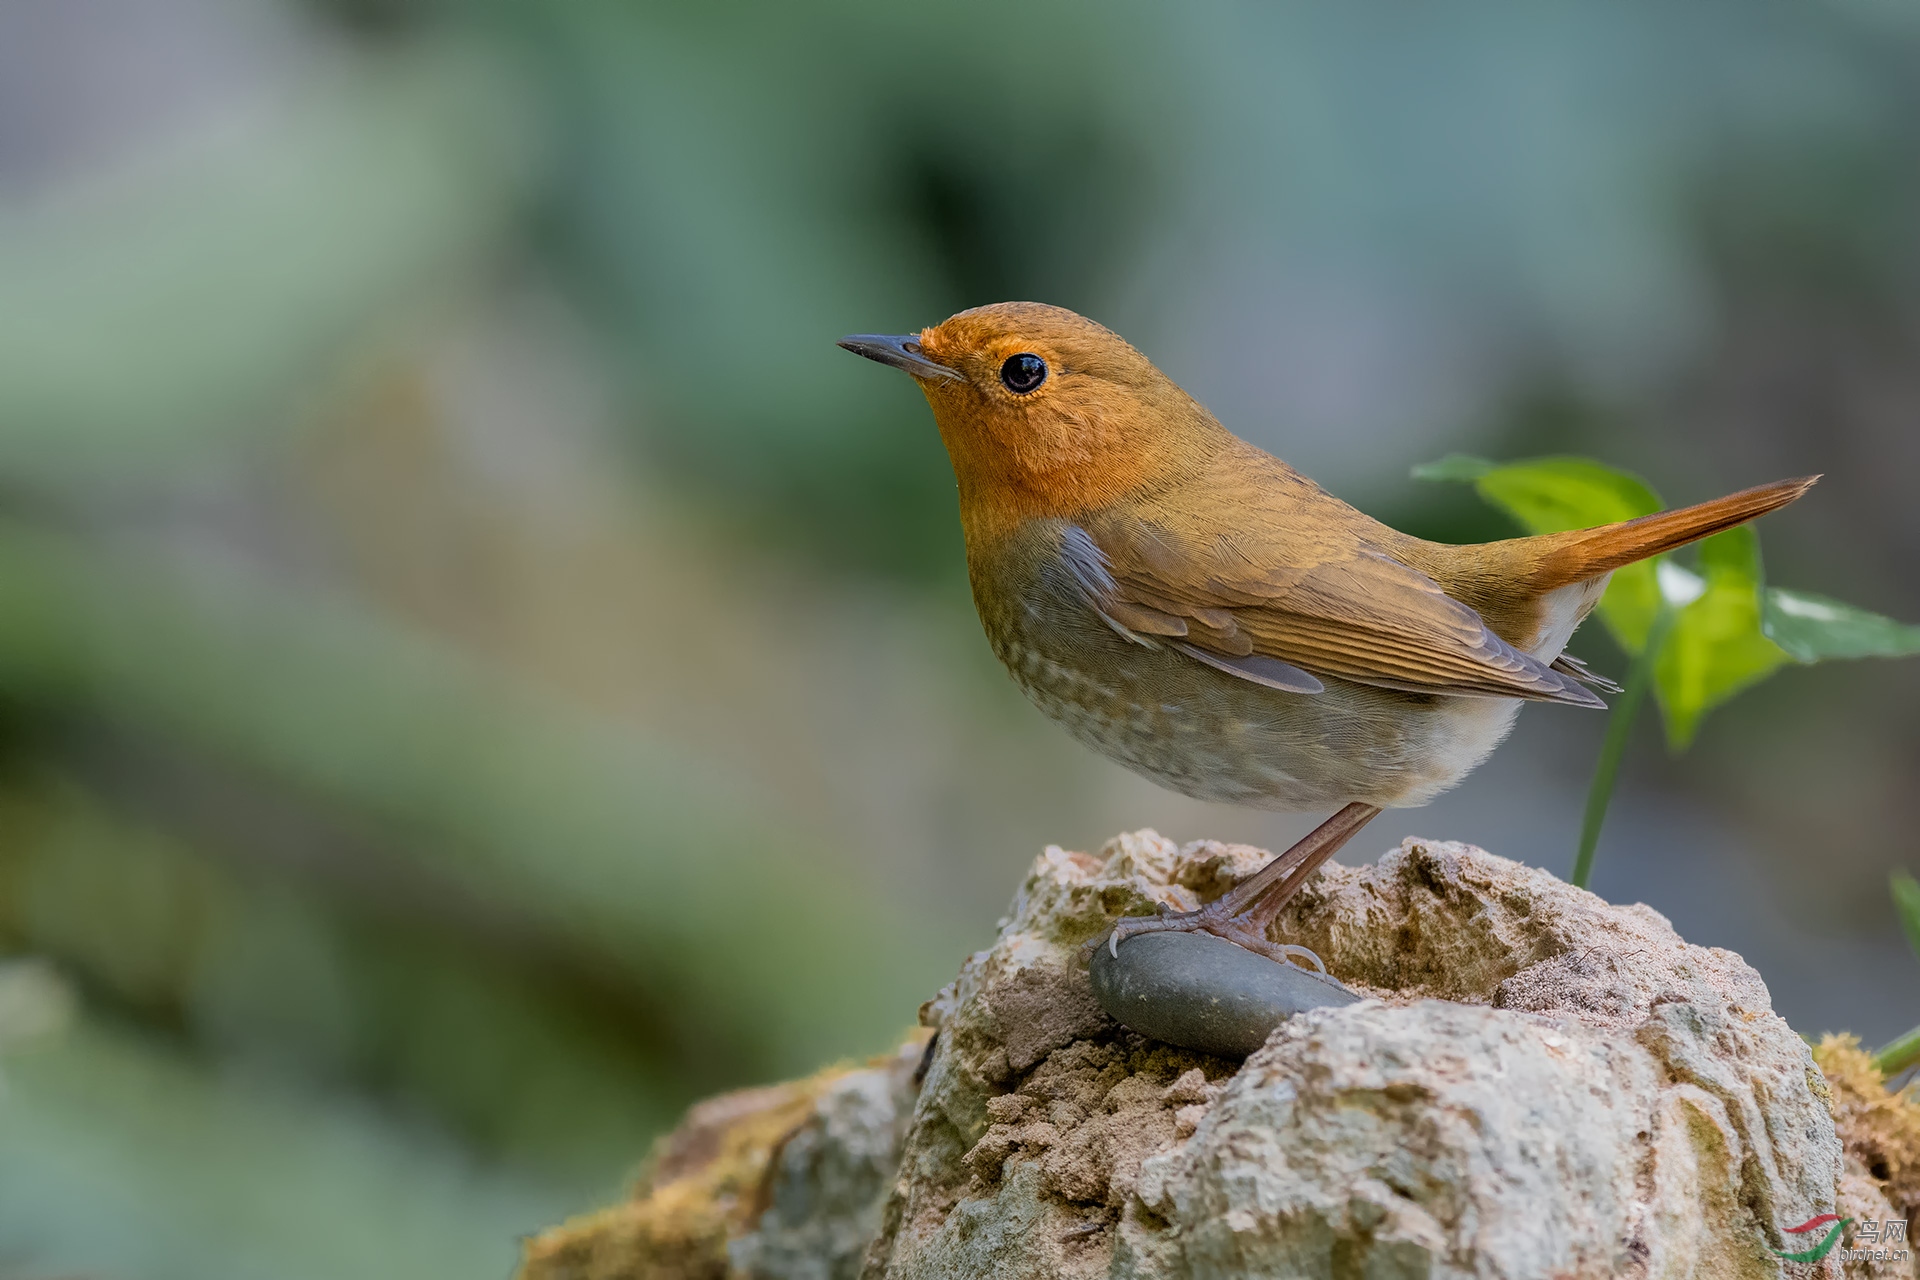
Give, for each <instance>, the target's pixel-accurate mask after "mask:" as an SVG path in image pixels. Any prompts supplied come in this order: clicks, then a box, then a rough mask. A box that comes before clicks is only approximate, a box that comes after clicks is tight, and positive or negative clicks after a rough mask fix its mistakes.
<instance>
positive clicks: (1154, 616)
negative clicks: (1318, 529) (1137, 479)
mask: <svg viewBox="0 0 1920 1280" xmlns="http://www.w3.org/2000/svg"><path fill="white" fill-rule="evenodd" d="M1062 554H1063V556H1064V557H1065V559H1066V560H1067V562H1068V564H1069V565H1070V566H1071V567H1072V569H1073V573H1074V576H1075V578H1076V580H1077V581H1078V582H1079V584H1080V586H1081V587H1082V588H1083V589H1084V590H1085V591H1086V593H1087V597H1088V600H1089V602H1090V603H1092V604H1093V605H1094V607H1095V608H1096V609H1097V610H1098V611H1099V612H1100V614H1101V616H1102V617H1104V618H1105V619H1106V620H1107V622H1108V623H1109V624H1110V625H1112V626H1113V627H1115V629H1117V630H1119V631H1120V632H1121V633H1122V634H1126V635H1130V636H1132V637H1134V638H1139V639H1144V640H1148V641H1149V642H1159V643H1166V644H1169V645H1172V646H1174V647H1176V648H1178V649H1180V650H1181V651H1183V652H1185V653H1187V654H1188V655H1189V656H1191V657H1193V658H1195V659H1197V660H1198V661H1201V662H1205V663H1207V664H1208V665H1210V666H1214V667H1218V668H1220V669H1222V670H1225V671H1228V672H1229V673H1230V674H1233V675H1237V676H1240V677H1242V678H1244V679H1250V680H1254V681H1255V682H1256V683H1261V684H1269V685H1273V686H1274V687H1276V688H1283V689H1292V690H1294V691H1296V692H1302V693H1314V692H1319V691H1320V688H1321V686H1320V683H1319V681H1318V680H1317V679H1315V678H1314V677H1315V676H1337V677H1339V678H1341V679H1343V680H1351V681H1354V682H1356V683H1359V684H1368V685H1375V686H1378V687H1381V688H1386V689H1400V690H1405V691H1408V692H1412V693H1435V694H1451V695H1456V696H1469V697H1502V698H1526V699H1532V700H1535V701H1543V702H1566V703H1573V704H1576V705H1580V706H1604V705H1606V704H1605V703H1603V702H1601V701H1600V699H1599V698H1597V697H1595V696H1594V695H1593V694H1592V693H1590V692H1588V691H1587V690H1586V689H1585V688H1583V687H1582V686H1581V685H1580V684H1579V683H1578V682H1577V681H1576V680H1574V679H1572V678H1570V677H1569V676H1567V675H1563V674H1562V673H1561V672H1558V671H1555V670H1552V669H1551V668H1549V667H1548V666H1547V665H1546V664H1544V663H1541V662H1538V661H1536V660H1535V659H1533V658H1531V657H1529V656H1528V655H1526V654H1524V653H1522V652H1520V651H1519V650H1518V649H1515V648H1514V647H1513V646H1512V645H1510V644H1508V643H1507V642H1506V641H1505V640H1502V639H1501V638H1500V637H1499V636H1497V635H1495V634H1494V633H1493V632H1492V631H1491V630H1489V629H1488V627H1487V624H1486V623H1485V622H1484V621H1482V619H1481V617H1480V615H1479V614H1478V613H1476V612H1474V611H1473V610H1472V609H1471V608H1469V607H1468V606H1466V605H1464V604H1462V603H1461V602H1460V601H1458V600H1455V599H1453V598H1452V597H1451V596H1449V595H1447V593H1446V592H1445V591H1443V590H1441V588H1440V586H1439V584H1438V583H1436V582H1435V581H1434V580H1433V579H1431V578H1429V577H1427V576H1426V575H1425V574H1424V573H1421V572H1420V571H1419V570H1417V569H1414V568H1411V567H1409V566H1407V565H1405V564H1402V563H1401V562H1400V561H1398V560H1395V559H1394V558H1393V557H1391V556H1390V555H1388V554H1387V553H1386V552H1384V551H1382V550H1380V549H1379V548H1378V547H1376V546H1373V545H1371V544H1369V543H1368V542H1366V541H1365V540H1364V539H1358V538H1354V537H1351V536H1347V537H1340V538H1335V537H1331V536H1330V537H1326V538H1322V539H1320V540H1318V541H1317V542H1309V541H1308V540H1307V539H1305V538H1303V537H1302V536H1301V535H1299V534H1298V533H1284V532H1283V533H1279V534H1266V535H1264V536H1260V535H1256V536H1248V535H1246V534H1244V533H1242V532H1239V531H1233V530H1222V529H1215V530H1211V531H1208V530H1202V531H1200V532H1197V533H1187V534H1179V533H1175V532H1174V531H1172V530H1170V529H1168V528H1166V527H1162V526H1160V525H1155V524H1151V523H1149V522H1147V521H1146V520H1143V519H1141V518H1139V517H1137V516H1132V515H1124V514H1114V513H1104V514H1100V515H1096V516H1089V517H1087V518H1085V519H1083V520H1082V521H1081V522H1080V523H1079V524H1075V525H1071V526H1069V527H1068V530H1067V532H1066V535H1065V537H1064V539H1063V542H1062Z"/></svg>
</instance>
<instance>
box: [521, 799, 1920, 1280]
mask: <svg viewBox="0 0 1920 1280" xmlns="http://www.w3.org/2000/svg"><path fill="white" fill-rule="evenodd" d="M1265 857H1266V855H1265V854H1264V853H1263V852H1262V851H1260V850H1255V849H1249V848H1244V847H1239V846H1228V845H1219V844H1212V843H1200V844H1195V845H1190V846H1188V847H1186V848H1185V849H1178V848H1175V847H1174V846H1173V845H1172V844H1171V843H1169V842H1168V841H1166V840H1163V839H1161V838H1160V837H1159V836H1156V835H1154V834H1153V833H1152V832H1140V833H1137V834H1134V835H1129V836H1123V837H1121V838H1120V839H1118V840H1116V841H1114V842H1113V843H1112V844H1110V845H1109V846H1108V847H1107V848H1106V849H1105V850H1104V851H1103V852H1102V854H1101V856H1099V857H1093V856H1089V855H1087V854H1082V853H1068V852H1065V851H1062V850H1060V849H1049V850H1047V851H1046V853H1044V854H1043V855H1042V856H1041V857H1040V859H1039V860H1038V861H1037V862H1036V863H1035V864H1034V867H1033V869H1032V871H1031V872H1030V873H1029V875H1028V877H1027V880H1026V882H1025V884H1024V885H1023V886H1022V887H1021V890H1020V892H1019V894H1018V896H1017V897H1016V899H1015V902H1014V907H1013V911H1012V913H1011V914H1010V916H1009V917H1008V918H1007V919H1006V920H1004V921H1003V922H1002V924H1001V928H1000V932H999V936H998V938H997V939H996V940H995V942H994V944H993V946H992V947H990V948H989V949H987V950H985V951H982V952H980V953H979V954H977V955H975V956H973V957H971V958H970V959H969V960H968V961H967V963H966V965H965V966H964V967H963V969H962V970H961V973H960V976H959V977H958V979H957V980H956V981H955V982H954V983H953V984H952V985H951V986H950V987H948V988H947V989H946V990H944V991H942V992H941V993H940V994H939V996H938V997H937V998H936V999H934V1000H933V1001H931V1002H929V1003H928V1005H927V1006H926V1007H925V1008H923V1009H922V1019H923V1021H924V1022H926V1023H927V1024H928V1026H930V1027H932V1028H934V1029H935V1033H936V1034H935V1038H934V1040H933V1043H932V1047H931V1053H930V1054H929V1053H927V1052H925V1044H924V1042H921V1043H916V1044H911V1045H909V1046H906V1047H905V1048H904V1049H903V1051H902V1052H901V1053H900V1054H899V1055H896V1056H894V1057H892V1058H890V1059H885V1060H879V1061H876V1062H874V1063H872V1064H869V1065H868V1066H867V1067H865V1068H861V1069H844V1068H843V1069H840V1070H837V1071H831V1072H826V1073H822V1074H821V1075H820V1076H817V1077H814V1078H813V1079H811V1080H808V1081H802V1082H799V1083H797V1084H793V1085H786V1086H779V1087H777V1088H774V1089H768V1090H756V1091H750V1092H747V1093H743V1094H733V1095H727V1096H725V1097H722V1098H717V1099H714V1100H711V1101H709V1102H706V1103H702V1104H701V1105H700V1106H699V1107H696V1108H695V1109H694V1110H693V1112H691V1113H690V1114H689V1116H688V1119H687V1121H686V1123H685V1124H683V1125H682V1127H681V1129H680V1130H678V1131H676V1133H675V1134H674V1135H672V1136H671V1137H670V1138H669V1139H667V1140H666V1141H665V1142H663V1143H662V1145H661V1148H660V1153H659V1155H658V1157H657V1158H656V1161H655V1163H654V1167H653V1169H652V1171H651V1173H650V1174H649V1176H648V1178H647V1179H646V1180H645V1181H644V1182H643V1184H642V1185H641V1186H640V1187H639V1188H638V1189H637V1191H636V1194H635V1196H634V1198H633V1199H632V1200H630V1201H628V1202H627V1203H625V1204H623V1205H618V1206H615V1207H613V1208H611V1209H607V1210H603V1211H601V1212H600V1213H598V1214H595V1215H591V1216H588V1217H585V1218H582V1219H577V1220H575V1221H574V1222H573V1223H570V1224H567V1225H565V1226H563V1227H560V1228H556V1229H555V1230H553V1231H551V1232H548V1233H546V1234H544V1235H542V1236H540V1237H537V1238H536V1239H534V1240H533V1241H531V1242H530V1244H529V1246H528V1251H527V1265H526V1268H525V1272H524V1274H525V1276H526V1278H527V1280H615V1278H619V1280H629V1278H630V1280H722V1278H723V1277H724V1278H726V1280H852V1277H854V1276H855V1275H859V1276H861V1277H863V1280H935V1278H936V1277H937V1278H940V1280H960V1278H966V1280H971V1278H972V1277H1004V1278H1006V1280H1042V1278H1045V1280H1053V1278H1054V1277H1067V1278H1069V1280H1071V1278H1073V1277H1096V1276H1097V1277H1134V1278H1139V1280H1145V1278H1149V1277H1151V1278H1154V1280H1176V1278H1178V1280H1201V1278H1213V1277H1220V1278H1225V1277H1262V1276H1272V1277H1289V1278H1292V1277H1322V1276H1325V1277H1338V1278H1340V1280H1346V1278H1348V1277H1355V1278H1358V1277H1370V1278H1374V1280H1387V1278H1391V1277H1398V1276H1420V1277H1467V1276H1486V1277H1514V1278H1515V1280H1543V1278H1546V1277H1553V1278H1555V1280H1575V1278H1578V1277H1613V1276H1626V1277H1645V1278H1648V1280H1651V1278H1652V1277H1663V1278H1665V1277H1697V1278H1699V1280H1720V1278H1721V1277H1751V1276H1784V1275H1792V1276H1799V1275H1809V1274H1821V1275H1829V1276H1835V1275H1846V1276H1849V1277H1855V1278H1856V1280H1867V1278H1869V1277H1872V1278H1879V1277H1891V1276H1910V1275H1912V1274H1913V1272H1912V1267H1911V1258H1910V1255H1906V1256H1902V1257H1901V1258H1899V1259H1894V1258H1892V1257H1882V1258H1879V1259H1874V1258H1870V1257H1864V1258H1863V1257H1860V1256H1854V1255H1849V1254H1848V1253H1846V1252H1845V1250H1844V1249H1835V1250H1834V1251H1833V1252H1832V1253H1831V1254H1829V1256H1828V1257H1827V1258H1826V1259H1825V1260H1824V1261H1823V1262H1821V1263H1820V1264H1818V1265H1817V1266H1813V1267H1809V1266H1808V1265H1807V1264H1803V1263H1791V1262H1783V1261H1782V1259H1781V1257H1780V1256H1779V1255H1780V1254H1781V1253H1782V1252H1792V1251H1805V1250H1806V1249H1807V1248H1808V1246H1809V1244H1810V1243H1813V1244H1817V1243H1818V1241H1819V1239H1820V1237H1821V1236H1822V1234H1823V1233H1824V1232H1825V1230H1826V1227H1825V1226H1820V1227H1818V1228H1817V1229H1814V1230H1812V1231H1811V1233H1810V1234H1809V1233H1797V1234H1796V1233H1790V1232H1788V1231H1787V1230H1786V1229H1787V1228H1789V1227H1794V1226H1798V1225H1801V1224H1803V1223H1806V1222H1807V1221H1808V1220H1810V1219H1816V1218H1818V1217H1819V1216H1820V1215H1822V1214H1827V1213H1832V1212H1838V1213H1839V1214H1841V1215H1843V1216H1846V1217H1850V1218H1853V1219H1855V1220H1856V1222H1864V1221H1867V1220H1872V1221H1875V1222H1879V1223H1882V1224H1884V1223H1885V1222H1886V1221H1889V1220H1894V1219H1897V1218H1898V1217H1900V1216H1901V1215H1903V1214H1904V1215H1911V1214H1912V1213H1913V1212H1914V1209H1915V1201H1916V1199H1917V1198H1920V1174H1917V1173H1916V1171H1920V1105H1916V1100H1915V1099H1914V1098H1913V1097H1911V1096H1899V1097H1894V1096H1889V1095H1888V1094H1887V1093H1886V1091H1885V1089H1884V1088H1883V1087H1882V1084H1881V1082H1880V1080H1879V1077H1878V1075H1877V1074H1876V1073H1874V1072H1873V1070H1872V1067H1871V1064H1870V1062H1868V1060H1867V1058H1866V1056H1865V1055H1864V1054H1863V1053H1861V1052H1860V1051H1859V1049H1858V1047H1857V1045H1853V1044H1851V1043H1849V1042H1844V1041H1833V1042H1829V1043H1828V1044H1827V1045H1823V1046H1822V1050H1821V1052H1822V1056H1823V1061H1825V1062H1826V1064H1827V1065H1828V1068H1829V1071H1830V1072H1832V1073H1834V1074H1833V1081H1834V1087H1833V1088H1832V1089H1831V1090H1830V1089H1829V1086H1828V1082H1827V1079H1826V1077H1823V1076H1822V1074H1821V1073H1820V1071H1819V1070H1818V1069H1817V1068H1816V1066H1815V1062H1814V1059H1813V1057H1812V1056H1811V1055H1810V1054H1809V1051H1808V1049H1807V1046H1806V1045H1805V1044H1804V1043H1803V1042H1802V1041H1801V1040H1800V1038H1799V1037H1798V1036H1796V1035H1794V1034H1793V1032H1792V1031H1791V1030H1789V1029H1788V1027H1787V1026H1786V1025H1785V1023H1784V1022H1782V1021H1781V1019H1780V1018H1779V1017H1777V1016H1776V1015H1774V1014H1773V1012H1772V1011H1771V1010H1770V1008H1769V1006H1768V997H1767V991H1766V988H1765V986H1764V985H1763V984H1762V983H1761V981H1760V979H1759V977H1758V975H1756V974H1755V973H1754V972H1753V970H1752V969H1750V968H1748V967H1747V965H1746V964H1745V963H1743V962H1742V961H1741V960H1740V958H1739V957H1738V956H1735V955H1733V954H1731V953H1729V952H1725V951H1718V950H1712V949H1708V948H1702V947H1694V946H1689V945H1687V944H1686V943H1685V942H1683V941H1681V940H1680V938H1679V937H1677V936H1676V935H1675V934H1674V932H1673V929H1672V927H1671V926H1670V925H1669V924H1668V923H1667V921H1666V920H1665V919H1663V918H1662V917H1661V916H1660V915H1658V914H1657V913H1656V912H1654V911H1652V910H1650V909H1648V908H1646V907H1644V906H1632V907H1615V906H1610V905H1608V904H1607V903H1605V902H1602V901H1601V900H1599V899H1598V898H1595V897H1594V896H1593V895H1591V894H1588V893H1585V892H1583V891H1581V890H1578V889H1573V888H1570V887H1568V886H1567V885H1565V884H1563V883H1561V882H1560V881H1558V880H1556V879H1554V878H1553V877H1552V876H1550V875H1547V874H1546V873H1544V872H1540V871H1535V870H1532V869H1530V868H1528V867H1525V866H1521V865H1519V864H1516V863H1511V862H1507V861H1505V860H1503V859H1500V858H1496V857H1493V856H1491V855H1489V854H1486V853H1483V852H1481V851H1480V850H1478V849H1474V848H1471V847H1468V846H1465V845H1456V844H1436V843H1431V842H1422V841H1408V842H1406V843H1405V844H1403V845H1402V846H1401V847H1400V848H1399V849H1397V850H1395V851H1393V852H1391V853H1389V854H1387V855H1386V856H1385V857H1384V858H1382V859H1381V860H1380V862H1379V863H1378V864H1376V865H1373V866H1366V867H1359V868H1347V867H1341V866H1334V865H1330V866H1328V867H1326V868H1325V869H1324V870H1323V871H1322V872H1321V873H1320V875H1319V876H1317V877H1316V878H1315V879H1314V880H1313V882H1312V883H1311V884H1309V885H1308V886H1307V888H1306V890H1305V891H1304V892H1303V893H1302V894H1301V895H1300V897H1299V898H1298V899H1297V900H1296V901H1295V902H1294V903H1292V904H1291V905H1290V908H1289V910H1288V912H1287V913H1286V914H1285V915H1284V916H1283V918H1282V919H1281V920H1280V921H1278V922H1277V924H1276V930H1275V931H1276V936H1277V937H1280V938H1283V939H1284V940H1285V941H1289V942H1297V943H1303V944H1305V945H1307V946H1310V947H1312V948H1314V949H1315V950H1316V951H1318V952H1319V954H1320V955H1321V956H1322V957H1323V958H1324V959H1325V960H1326V961H1327V963H1328V966H1329V968H1330V969H1331V970H1332V972H1333V974H1334V975H1335V976H1336V977H1338V978H1340V979H1342V980H1343V981H1345V982H1346V983H1347V984H1348V985H1350V986H1351V987H1353V988H1354V989H1355V990H1357V991H1359V992H1360V993H1361V994H1362V995H1364V996H1366V997H1367V998H1366V999H1365V1000H1363V1001H1361V1002H1360V1003H1357V1004H1352V1005H1348V1006H1345V1007H1338V1008H1324V1009H1316V1010H1313V1011H1311V1012H1308V1013H1305V1014H1302V1015H1300V1016H1298V1017H1296V1018H1295V1019H1293V1020H1292V1021H1290V1022H1288V1023H1286V1024H1284V1025H1282V1026H1281V1027H1280V1028H1279V1029H1278V1030H1277V1031H1276V1032H1274V1033H1273V1035H1272V1036H1271V1037H1270V1038H1269V1039H1268V1040H1267V1042H1266V1043H1265V1044H1264V1045H1263V1046H1262V1047H1261V1048H1259V1049H1258V1050H1257V1051H1256V1052H1255V1053H1253V1055H1252V1056H1251V1057H1249V1058H1247V1059H1246V1060H1245V1061H1244V1062H1240V1061H1235V1060H1230V1059H1222V1058H1211V1057H1207V1056H1205V1055H1202V1054H1198V1053H1194V1052H1191V1051H1188V1050H1182V1049H1176V1048H1173V1047H1171V1046H1168V1045H1163V1044H1157V1043H1154V1042H1152V1041H1149V1040H1147V1039H1145V1038H1143V1037H1141V1036H1139V1035H1137V1034H1135V1033H1134V1032H1131V1031H1128V1030H1126V1029H1125V1028H1123V1027H1121V1026H1119V1025H1118V1024H1116V1023H1115V1022H1113V1021H1112V1020H1111V1019H1110V1018H1108V1017H1107V1016H1106V1015H1105V1014H1104V1013H1102V1012H1101V1010H1100V1007H1099V1005H1098V1004H1097V1003H1096V1002H1095V1001H1094V999H1093V996H1092V992H1091V989H1090V987H1089V984H1088V978H1087V973H1086V969H1085V968H1084V965H1083V962H1082V952H1083V947H1084V945H1085V944H1086V943H1088V942H1090V941H1091V940H1093V939H1094V938H1096V937H1098V936H1099V935H1100V934H1101V933H1102V932H1103V931H1104V930H1105V928H1106V927H1107V925H1108V924H1109V922H1110V921H1111V920H1112V919H1113V918H1114V917H1115V916H1117V915H1120V914H1123V913H1130V912H1137V911H1146V910H1149V909H1151V907H1152V906H1153V905H1154V904H1155V903H1161V902H1164V903H1166V904H1168V905H1169V906H1171V907H1174V908H1176V909H1182V910H1184V909H1188V908H1191V907H1194V906H1196V905H1198V904H1199V903H1200V902H1201V901H1203V900H1206V899H1211V898H1212V897H1215V896H1217V895H1218V894H1220V893H1222V892H1224V891H1225V890H1226V889H1227V888H1228V887H1229V886H1231V885H1232V884H1233V883H1234V882H1235V881H1236V880H1238V879H1239V878H1240V877H1242V876H1244V875H1246V874H1248V873H1249V872H1251V871H1252V870H1253V869H1254V868H1255V867H1256V866H1258V865H1259V864H1260V862H1262V861H1263V860H1264V859H1265ZM916 1091H917V1092H916ZM1835 1114H1838V1115H1839V1116H1840V1117H1841V1119H1842V1121H1843V1132H1844V1136H1845V1154H1844V1155H1843V1144H1842V1141H1841V1139H1840V1138H1838V1137H1836V1134H1835V1123H1834V1116H1835ZM1858 1234H1859V1228H1858V1227H1857V1226H1856V1227H1855V1228H1854V1243H1856V1244H1857V1243H1859V1240H1858V1238H1857V1237H1858Z"/></svg>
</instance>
